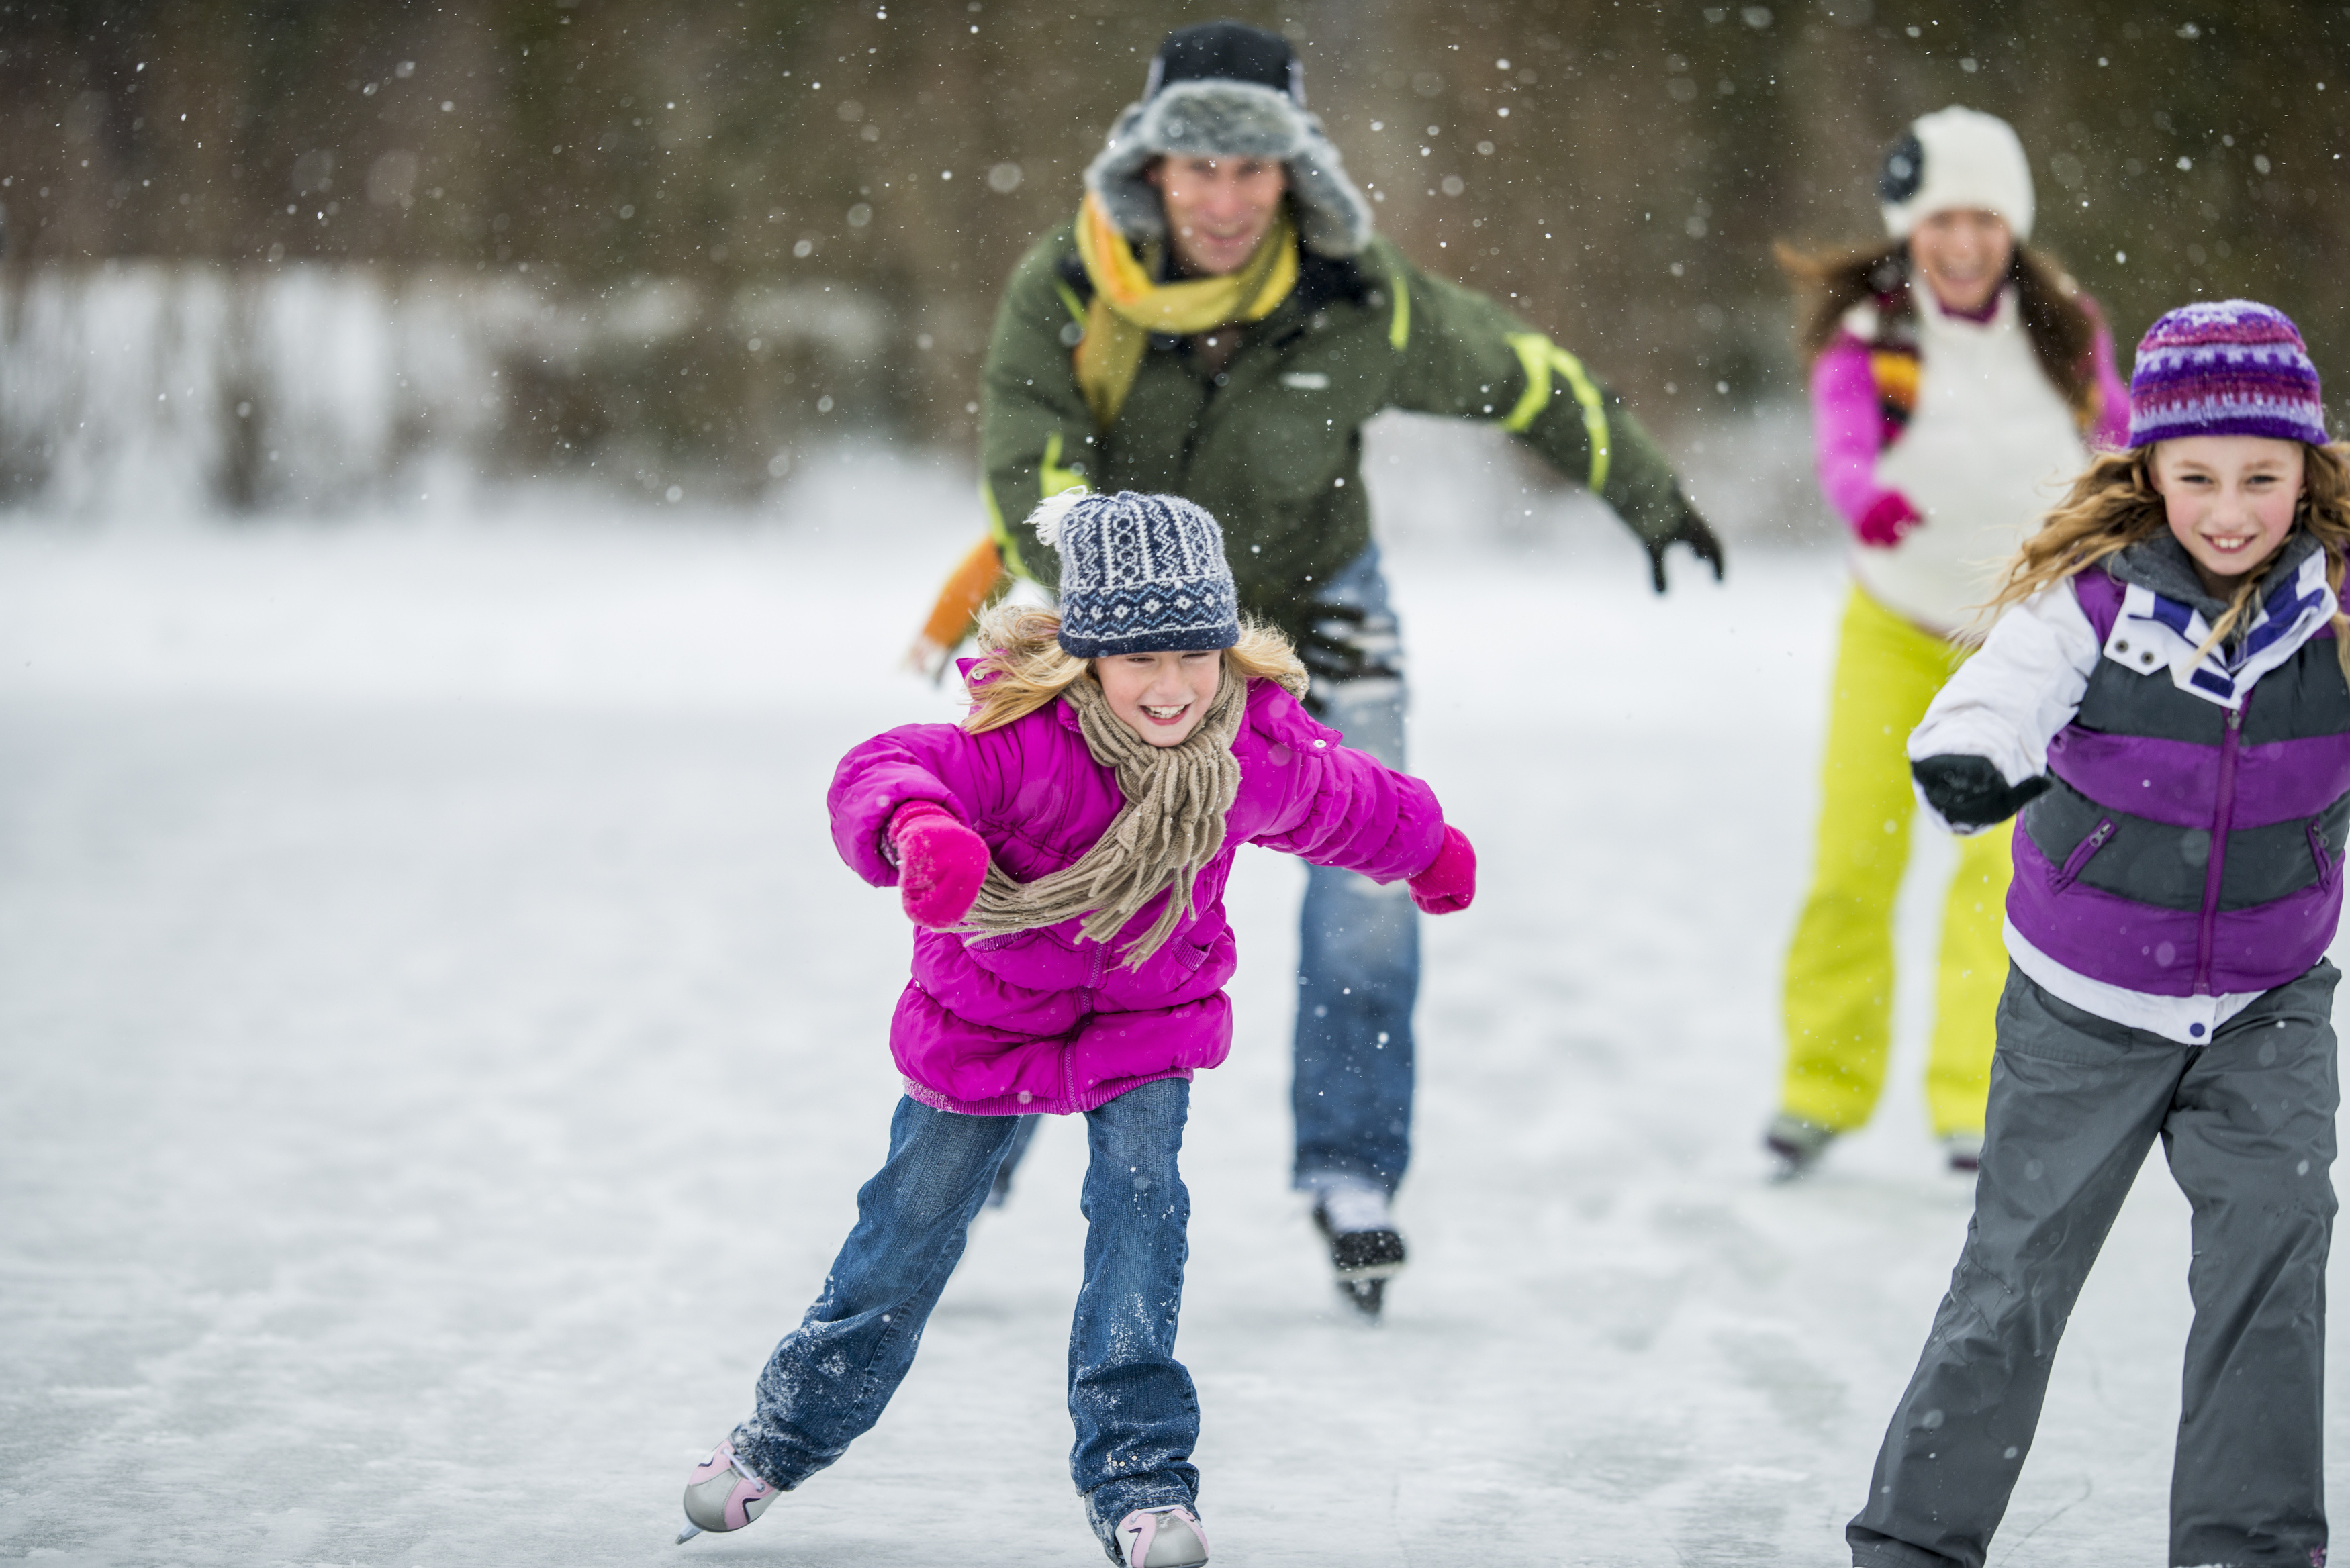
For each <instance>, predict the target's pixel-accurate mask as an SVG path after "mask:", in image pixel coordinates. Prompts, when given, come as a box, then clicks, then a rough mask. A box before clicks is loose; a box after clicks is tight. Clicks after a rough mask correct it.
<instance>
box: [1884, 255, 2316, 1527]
mask: <svg viewBox="0 0 2350 1568" xmlns="http://www.w3.org/2000/svg"><path fill="white" fill-rule="evenodd" d="M2345 452H2350V449H2345V448H2342V447H2335V446H2330V445H2328V444H2327V442H2326V434H2325V422H2324V405H2323V403H2322V402H2321V401H2320V400H2319V395H2318V379H2317V372H2316V369H2315V368H2314V367H2313V366H2312V365H2311V363H2310V360H2309V355H2308V352H2307V350H2306V349H2305V348H2303V344H2302V339H2301V334H2300V333H2299V332H2298V331H2297V330H2296V329H2295V328H2294V327H2293V323H2292V322H2291V321H2289V320H2287V319H2286V318H2285V317H2283V316H2282V314H2280V313H2279V312H2277V311H2275V310H2272V309H2270V308H2269V307H2268V306H2262V305H2254V304H2251V303H2250V302H2248V301H2244V300H2230V301H2227V302H2225V303H2223V304H2216V305H2192V306H2187V307H2186V308H2184V309H2181V310H2175V311H2172V312H2171V313H2170V314H2169V315H2168V316H2166V317H2163V318H2162V319H2161V320H2159V321H2158V322H2156V323H2155V325H2154V327H2153V328H2152V329H2151V330H2150V331H2148V332H2147V335H2146V338H2145V340H2144V341H2143V342H2141V343H2140V344H2139V345H2138V351H2137V369H2136V373H2135V375H2134V376H2133V378H2132V380H2131V385H2130V445H2129V448H2128V450H2127V451H2125V452H2115V453H2111V454H2109V455H2106V456H2103V457H2100V458H2098V459H2096V460H2095V462H2093V463H2092V464H2091V465H2090V467H2089V469H2088V470H2087V472H2085V473H2084V474H2083V475H2082V477H2081V478H2080V480H2079V481H2078V482H2077V483H2074V486H2073V488H2072V491H2071V493H2070V494H2069V495H2068V496H2067V497H2066V498H2065V501H2064V504H2062V505H2061V506H2059V507H2058V508H2057V509H2056V510H2055V511H2054V513H2052V514H2050V515H2049V517H2048V519H2047V521H2046V522H2045V523H2044V524H2043V525H2042V527H2041V529H2040V530H2039V532H2038V533H2037V534H2036V535H2033V537H2032V538H2031V539H2030V540H2029V541H2028V542H2027V543H2026V544H2025V545H2024V546H2023V548H2022V552H2021V553H2020V554H2019V555H2018V556H2017V557H2016V558H2015V560H2014V561H2013V562H2012V565H2011V566H2010V568H2009V572H2008V576H2007V579H2006V586H2005V587H2004V588H2003V590H2002V593H2001V594H2000V596H1999V598H1998V600H1997V604H1998V605H1999V606H2000V607H2009V608H2008V613H2007V614H2006V615H2005V616H2004V617H2003V618H2002V619H2001V620H2000V621H1999V622H1998V624H1997V626H1996V627H1995V628H1993V629H1992V631H1991V636H1990V638H1989V639H1988V640H1987V641H1986V643H1985V644H1984V646H1983V649H1982V651H1981V653H1980V654H1978V655H1977V656H1976V657H1975V658H1974V659H1972V660H1971V661H1970V662H1969V663H1968V664H1967V665H1966V666H1965V667H1964V668H1963V669H1961V670H1960V671H1959V672H1958V673H1957V674H1956V675H1954V676H1953V677H1952V678H1951V680H1950V684H1949V685H1948V686H1946V687H1945V688H1944V689H1943V690H1942V692H1941V694H1940V695H1939V697H1937V698H1936V699H1935V700H1934V702H1933V705H1932V706H1931V707H1930V708H1929V710H1928V711H1927V714H1926V719H1925V722H1923V723H1921V724H1920V725H1919V726H1918V729H1917V731H1916V732H1915V733H1913V734H1912V735H1911V736H1910V738H1909V748H1908V749H1909V756H1910V759H1911V768H1912V773H1913V774H1914V776H1915V778H1916V780H1917V784H1918V794H1919V795H1920V796H1921V798H1922V799H1923V800H1924V801H1925V803H1926V805H1927V806H1928V807H1929V810H1930V811H1931V812H1932V813H1933V814H1934V815H1937V816H1938V817H1939V818H1940V819H1941V820H1942V821H1943V822H1944V823H1946V824H1947V825H1948V826H1950V828H1952V829H1953V830H1954V831H1956V832H1959V833H1961V834H1971V833H1980V832H1981V831H1982V830H1984V829H1985V828H1988V827H1990V826H1992V825H1994V824H1996V823H2000V822H2002V821H2004V820H2006V819H2007V818H2008V817H2010V816H2012V815H2016V814H2017V813H2018V812H2019V811H2021V813H2022V816H2021V818H2020V820H2019V821H2018V822H2017V824H2016V826H2015V829H2014V833H2013V843H2014V861H2015V875H2014V880H2013V883H2012V886H2011V888H2010V889H2009V893H2008V899H2007V923H2006V940H2007V948H2008V952H2009V956H2010V958H2011V959H2012V967H2011V968H2010V970H2009V973H2008V980H2007V990H2006V992H2005V994H2004V995H2003V996H2002V998H2001V1000H2000V1004H1999V1044H1998V1051H1997V1054H1996V1056H1995V1058H1994V1061H1993V1064H1992V1068H1991V1104H1990V1115H1989V1118H1988V1121H1987V1124H1986V1127H1985V1132H1984V1137H1985V1142H1984V1147H1983V1158H1982V1168H1981V1176H1980V1177H1979V1178H1978V1179H1977V1184H1976V1188H1975V1211H1974V1219H1973V1221H1972V1223H1971V1224H1970V1226H1969V1227H1968V1231H1967V1241H1966V1246H1965V1250H1964V1251H1962V1252H1961V1253H1960V1258H1959V1263H1958V1268H1957V1269H1956V1271H1955V1272H1953V1273H1952V1275H1951V1279H1950V1293H1949V1294H1947V1295H1946V1296H1944V1297H1943V1300H1942V1305H1941V1310H1940V1312H1939V1314H1937V1316H1936V1317H1935V1320H1934V1326H1933V1331H1932V1333H1931V1334H1929V1336H1928V1339H1927V1342H1926V1349H1925V1354H1924V1355H1922V1356H1921V1357H1920V1359H1919V1361H1918V1370H1917V1372H1916V1374H1915V1376H1912V1377H1911V1379H1910V1382H1909V1387H1908V1392H1907V1393H1905V1394H1904V1395H1903V1396H1902V1398H1901V1404H1900V1406H1899V1407H1898V1409H1897V1410H1896V1411H1895V1412H1894V1417H1893V1422H1892V1425H1891V1428H1890V1429H1889V1430H1888V1431H1887V1433H1886V1437H1885V1443H1884V1447H1883V1448H1882V1449H1880V1450H1879V1452H1878V1454H1877V1471H1876V1474H1875V1476H1874V1477H1873V1478H1872V1480H1871V1482H1870V1485H1869V1496H1868V1503H1867V1506H1866V1507H1865V1508H1864V1509H1862V1511H1860V1514H1859V1515H1858V1517H1856V1519H1854V1520H1853V1521H1852V1523H1851V1524H1850V1525H1849V1526H1848V1527H1847V1528H1846V1539H1847V1540H1848V1541H1849V1542H1851V1545H1852V1551H1853V1561H1854V1563H1856V1564H1867V1565H1872V1568H1939V1565H1942V1564H1959V1565H1962V1568H1980V1565H1981V1563H1982V1562H1983V1557H1984V1553H1985V1552H1986V1551H1987V1550H1988V1549H1989V1547H1990V1544H1991V1532H1993V1531H1994V1530H1996V1529H1997V1528H1998V1526H1999V1521H2000V1517H2001V1515H2002V1513H2003V1512H2004V1511H2005V1510H2006V1507H2007V1501H2008V1496H2009V1493H2010V1492H2011V1490H2012V1489H2013V1487H2014V1485H2015V1480H2016V1475H2017V1472H2018V1470H2019V1469H2021V1467H2022V1463H2023V1460H2024V1456H2025V1455H2026V1453H2027V1452H2028V1451H2029V1450H2030V1449H2031V1447H2032V1437H2033V1428H2035V1427H2036V1425H2037V1424H2038V1421H2039V1417H2040V1407H2041V1400H2042V1397H2043V1395H2044V1394H2045V1392H2046V1389H2047V1385H2048V1376H2049V1370H2050V1366H2051V1362H2052V1358H2053V1356H2054V1351H2055V1347H2056V1342H2057V1338H2058V1336H2059V1335H2060V1334H2063V1332H2064V1323H2065V1319H2066V1317H2067V1316H2068V1315H2069V1314H2071V1312H2072V1310H2073V1303H2074V1298H2075V1297H2076V1296H2077V1295H2078V1294H2079V1293H2080V1289H2081V1285H2082V1282H2083V1281H2084V1280H2085V1278H2086V1276H2087V1274H2088V1271H2089V1267H2090V1264H2091V1263H2092V1262H2095V1258H2096V1255H2097V1250H2098V1248H2099V1247H2100V1246H2101V1245H2102V1244H2103V1242H2104V1241H2105V1237H2106V1231H2107V1230H2108V1229H2109V1228H2110V1227H2111V1225H2112V1223H2113V1220H2114V1216H2115V1214H2116V1211H2118V1210H2119V1209H2120V1208H2121V1204H2122V1199H2124V1198H2125V1197H2126V1195H2127V1194H2128V1192H2129V1189H2130V1186H2131V1183H2132V1182H2133V1180H2134V1179H2136V1177H2137V1171H2138V1168H2139V1166H2140V1165H2141V1164H2142V1163H2143V1162H2144V1160H2145V1158H2146V1154H2147V1149H2148V1148H2149V1147H2151V1146H2152V1144H2153V1142H2154V1140H2155V1139H2156V1138H2157V1137H2160V1138H2161V1139H2162V1142H2163V1147H2164V1150H2165V1152H2166V1154H2167V1155H2168V1159H2169V1162H2170V1169H2171V1174H2172V1177H2173V1178H2174V1179H2176V1180H2177V1181H2178V1185H2179V1187H2180V1189H2181V1190H2183V1191H2184V1192H2185V1193H2186V1194H2187V1197H2188V1199H2189V1203H2190V1204H2191V1205H2192V1206H2193V1210H2194V1220H2193V1241H2194V1248H2193V1261H2192V1262H2191V1263H2190V1264H2189V1270H2188V1291H2189V1295H2190V1297H2191V1298H2192V1300H2193V1303H2194V1308H2195V1321H2194V1326H2193V1328H2192V1329H2191V1330H2190V1331H2189V1335H2188V1340H2187V1352H2186V1376H2185V1382H2184V1397H2183V1400H2182V1407H2181V1412H2180V1417H2179V1427H2178V1451H2177V1456H2176V1459H2175V1462H2174V1466H2173V1469H2172V1472H2171V1534H2170V1561H2171V1562H2172V1563H2230V1564H2278V1565H2283V1564H2291V1565H2292V1568H2318V1565H2322V1564H2323V1563H2324V1561H2325V1546H2326V1531H2325V1511H2324V1463H2323V1452H2322V1438H2323V1428H2324V1409H2323V1400H2322V1392H2323V1388H2324V1359H2325V1256H2326V1248H2327V1245H2328V1242H2329V1241H2330V1239H2331V1235H2332V1231H2333V1219H2334V1188H2333V1183H2332V1180H2331V1179H2330V1177H2329V1175H2328V1170H2329V1168H2330V1167H2331V1166H2332V1164H2333V1161H2334V1106H2335V1104H2336V1101H2337V1098H2338V1095H2337V1092H2336V1085H2335V1077H2334V1029H2333V1025H2332V1023H2331V1016H2332V1006H2333V997H2334V982H2335V981H2336V980H2338V979H2339V978H2340V976H2339V972H2338V971H2336V970H2335V969H2334V966H2333V965H2332V964H2330V963H2328V962H2327V961H2326V960H2325V957H2324V953H2325V950H2326V946H2327V944H2328V943H2329V942H2331V941H2332V940H2333V938H2334V926H2335V924H2336V922H2337V920H2338V919H2339V918H2340V915H2341V910H2342V862H2343V849H2344V840H2345V828H2346V827H2350V680H2345V671H2350V621H2345V618H2344V617H2343V615H2342V613H2341V610H2340V596H2341V593H2342V581H2343V571H2344V563H2345V557H2350V460H2345Z"/></svg>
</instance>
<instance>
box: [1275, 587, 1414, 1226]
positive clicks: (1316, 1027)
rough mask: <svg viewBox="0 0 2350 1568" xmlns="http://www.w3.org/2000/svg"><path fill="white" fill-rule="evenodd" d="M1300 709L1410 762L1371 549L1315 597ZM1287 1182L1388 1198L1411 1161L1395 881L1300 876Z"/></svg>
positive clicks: (1387, 618)
mask: <svg viewBox="0 0 2350 1568" xmlns="http://www.w3.org/2000/svg"><path fill="white" fill-rule="evenodd" d="M1315 614H1316V617H1317V618H1316V619H1315V622H1314V627H1313V631H1314V635H1313V636H1312V637H1311V638H1310V639H1308V641H1307V644H1306V647H1305V650H1304V652H1305V660H1306V663H1307V665H1308V667H1309V668H1310V669H1311V670H1313V672H1314V685H1313V690H1312V691H1311V692H1310V693H1309V694H1308V696H1307V698H1306V705H1307V706H1308V708H1310V709H1311V710H1312V711H1313V712H1314V713H1315V716H1316V717H1317V718H1319V719H1321V720H1322V722H1325V723H1326V724H1328V725H1330V726H1331V727H1332V728H1334V729H1336V730H1337V731H1338V732H1340V733H1341V734H1343V735H1344V736H1345V737H1346V740H1347V744H1348V745H1350V746H1353V747H1355V748H1356V749H1357V750H1358V751H1365V752H1368V753H1371V754H1372V755H1373V756H1375V757H1377V758H1378V759H1379V761H1381V762H1383V763H1387V764H1388V766H1389V767H1392V768H1401V767H1402V766H1403V765H1404V717H1405V711H1406V709H1407V706H1408V702H1409V691H1408V690H1407V688H1406V686H1405V684H1404V678H1403V656H1402V648H1401V643H1400V640H1399V633H1398V629H1397V626H1396V618H1395V615H1394V612H1393V611H1392V610H1391V609H1389V608H1388V586H1387V578H1386V577H1385V576H1383V575H1382V574H1381V572H1380V570H1379V553H1378V547H1377V546H1373V547H1372V548H1371V549H1369V550H1367V551H1365V552H1364V553H1363V554H1362V555H1361V556H1357V558H1356V559H1355V560H1354V561H1353V562H1352V563H1351V564H1350V565H1349V566H1347V567H1346V569H1345V570H1343V571H1341V572H1339V573H1338V574H1337V575H1336V576H1334V577H1333V578H1332V579H1331V580H1330V581H1329V582H1328V583H1327V584H1326V585H1324V586H1323V587H1322V589H1321V591H1320V592H1319V593H1318V594H1317V595H1316V596H1315ZM1298 924H1299V931H1298V964H1297V968H1298V974H1297V1032H1296V1047H1295V1077H1294V1078H1293V1080H1292V1083H1291V1089H1290V1100H1291V1105H1292V1106H1293V1108H1294V1110H1295V1115H1296V1119H1297V1158H1296V1163H1295V1167H1294V1168H1293V1176H1294V1179H1295V1184H1296V1185H1297V1186H1299V1187H1301V1188H1305V1187H1311V1186H1313V1185H1315V1178H1317V1177H1326V1176H1346V1177H1351V1178H1354V1179H1358V1180H1362V1181H1367V1182H1370V1183H1372V1184H1374V1185H1376V1186H1378V1187H1379V1188H1381V1189H1384V1190H1386V1191H1387V1192H1388V1193H1390V1194H1392V1193H1393V1192H1394V1191H1395V1189H1396V1185H1397V1183H1398V1182H1399V1181H1401V1180H1402V1179H1403V1173H1404V1167H1405V1166H1406V1165H1407V1164H1408V1163H1409V1161H1410V1158H1411V1094H1412V1029H1411V1014H1412V1007H1413V1004H1414V1003H1415V1002H1417V1001H1418V1000H1419V910H1417V909H1414V908H1413V907H1412V903H1411V898H1410V895H1409V891H1408V890H1407V889H1406V888H1405V887H1404V885H1403V884H1402V883H1400V882H1397V883H1392V884H1390V885H1389V886H1388V887H1385V888H1382V887H1380V886H1379V885H1378V883H1376V882H1373V881H1372V880H1371V879H1370V878H1369V877H1362V876H1357V874H1356V873H1354V872H1352V871H1337V870H1333V869H1331V868H1330V867H1323V866H1313V867H1307V868H1306V877H1305V905H1304V907H1303V909H1301V910H1300V911H1299V921H1298Z"/></svg>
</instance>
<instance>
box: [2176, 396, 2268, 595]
mask: <svg viewBox="0 0 2350 1568" xmlns="http://www.w3.org/2000/svg"><path fill="white" fill-rule="evenodd" d="M2302 468H2303V456H2302V450H2301V443H2300V442H2299V441H2275V440H2272V439H2271V438H2270V437H2267V436H2242V435H2229V436H2186V437H2183V438H2181V439H2180V440H2178V441H2162V442H2160V443H2158V445H2157V446H2156V447H2155V449H2154V463H2153V469H2154V487H2155V489H2157V490H2158V491H2160V492H2161V493H2162V505H2163V511H2164V512H2165V514H2167V515H2168V518H2169V520H2170V532H2171V534H2172V535H2173V536H2174V537H2176V538H2177V539H2178V542H2179V544H2180V545H2183V546H2185V548H2186V550H2187V554H2188V555H2189V557H2191V558H2192V559H2193V560H2194V562H2195V575H2196V576H2199V577H2201V578H2202V579H2203V587H2205V589H2207V590H2208V591H2209V592H2210V595H2211V597H2213V598H2219V599H2224V598H2226V597H2229V596H2230V594H2232V593H2234V592H2235V591H2236V587H2237V585H2238V584H2240V583H2241V582H2242V581H2243V580H2244V574H2246V573H2247V572H2253V571H2258V570H2259V569H2260V568H2261V567H2262V566H2265V565H2267V564H2268V560H2269V557H2270V556H2273V555H2275V554H2276V553H2277V548H2278V546H2280V545H2282V544H2283V543H2284V536H2285V535H2287V534H2290V533H2292V532H2293V509H2294V507H2295V506H2296V505H2297V504H2299V503H2300V500H2301V490H2302Z"/></svg>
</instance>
